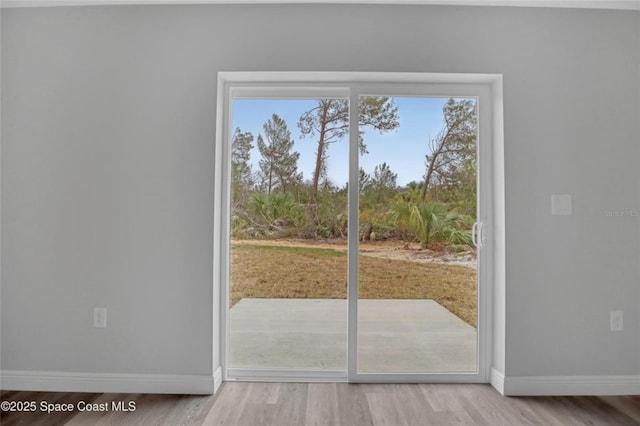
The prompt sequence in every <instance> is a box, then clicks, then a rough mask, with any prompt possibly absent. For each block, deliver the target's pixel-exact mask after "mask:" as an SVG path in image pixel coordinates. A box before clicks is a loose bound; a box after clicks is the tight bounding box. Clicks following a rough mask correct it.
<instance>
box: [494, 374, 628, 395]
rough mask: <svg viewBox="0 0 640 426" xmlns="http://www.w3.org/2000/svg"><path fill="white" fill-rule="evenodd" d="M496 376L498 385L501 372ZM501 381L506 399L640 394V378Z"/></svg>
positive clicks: (507, 378) (504, 378)
mask: <svg viewBox="0 0 640 426" xmlns="http://www.w3.org/2000/svg"><path fill="white" fill-rule="evenodd" d="M496 373H497V374H496V382H499V377H498V374H500V373H498V372H496ZM500 375H501V374H500ZM491 376H492V380H491V384H492V385H493V386H494V387H496V389H498V387H497V386H496V385H494V383H493V371H492V375H491ZM502 381H503V391H502V392H501V393H502V394H503V395H506V396H520V395H522V396H524V395H640V376H546V377H545V376H502ZM498 390H499V389H498Z"/></svg>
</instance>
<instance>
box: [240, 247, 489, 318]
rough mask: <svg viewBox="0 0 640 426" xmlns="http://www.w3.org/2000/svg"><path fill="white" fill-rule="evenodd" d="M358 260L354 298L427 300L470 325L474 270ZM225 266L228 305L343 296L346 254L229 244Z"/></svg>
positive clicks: (473, 313) (473, 312)
mask: <svg viewBox="0 0 640 426" xmlns="http://www.w3.org/2000/svg"><path fill="white" fill-rule="evenodd" d="M359 263H360V284H359V297H361V298H364V299H432V300H435V301H436V302H438V303H439V304H441V305H442V306H444V307H445V308H447V309H448V310H449V311H451V312H453V313H454V314H455V315H457V316H458V317H459V318H461V319H463V320H464V321H466V322H467V323H468V324H470V325H471V326H473V327H476V322H477V310H476V300H477V286H476V271H475V270H472V269H469V268H465V267H462V266H455V265H442V264H437V263H416V262H408V261H401V260H391V259H380V258H374V257H369V256H360V258H359ZM231 265H232V266H231V306H233V305H235V304H236V303H237V302H238V301H239V300H240V299H242V298H243V297H258V298H269V297H270V298H309V299H346V297H347V254H346V253H344V252H343V251H338V250H332V249H324V248H309V247H289V246H269V245H245V244H232V250H231Z"/></svg>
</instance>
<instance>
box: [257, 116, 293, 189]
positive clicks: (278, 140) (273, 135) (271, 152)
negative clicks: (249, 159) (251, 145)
mask: <svg viewBox="0 0 640 426" xmlns="http://www.w3.org/2000/svg"><path fill="white" fill-rule="evenodd" d="M262 129H263V131H264V138H263V136H262V135H261V134H260V135H258V139H257V144H258V150H259V151H260V154H261V155H262V159H261V160H260V162H259V166H260V171H261V173H262V179H263V184H264V186H265V187H266V191H267V194H271V193H272V192H273V191H274V190H276V189H280V190H282V191H283V192H288V191H292V190H293V188H294V186H295V185H296V184H298V183H299V182H301V181H302V173H298V158H299V157H300V153H298V152H295V151H294V152H292V149H293V145H294V141H293V139H292V138H291V132H290V131H289V129H288V128H287V123H286V122H285V121H284V120H283V119H282V118H281V117H280V116H278V115H277V114H273V115H272V117H271V119H269V120H268V121H267V122H266V123H264V125H263V126H262Z"/></svg>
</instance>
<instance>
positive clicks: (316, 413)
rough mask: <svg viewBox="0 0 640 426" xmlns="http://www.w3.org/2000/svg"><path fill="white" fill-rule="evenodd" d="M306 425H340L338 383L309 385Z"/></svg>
mask: <svg viewBox="0 0 640 426" xmlns="http://www.w3.org/2000/svg"><path fill="white" fill-rule="evenodd" d="M308 386H309V388H308V394H307V411H306V415H305V421H304V424H305V425H309V426H328V425H338V424H340V420H339V408H338V389H337V385H336V383H309V385H308Z"/></svg>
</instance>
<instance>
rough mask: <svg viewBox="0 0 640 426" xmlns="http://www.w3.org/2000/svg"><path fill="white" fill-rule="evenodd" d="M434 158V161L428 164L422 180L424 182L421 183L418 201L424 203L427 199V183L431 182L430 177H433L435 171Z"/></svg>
mask: <svg viewBox="0 0 640 426" xmlns="http://www.w3.org/2000/svg"><path fill="white" fill-rule="evenodd" d="M435 158H436V157H435V156H434V160H432V161H431V162H430V163H429V168H428V169H427V176H426V177H425V178H424V182H423V183H422V192H421V194H420V201H424V200H425V199H426V198H427V189H428V187H429V182H431V176H432V175H433V171H434V170H435Z"/></svg>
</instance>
